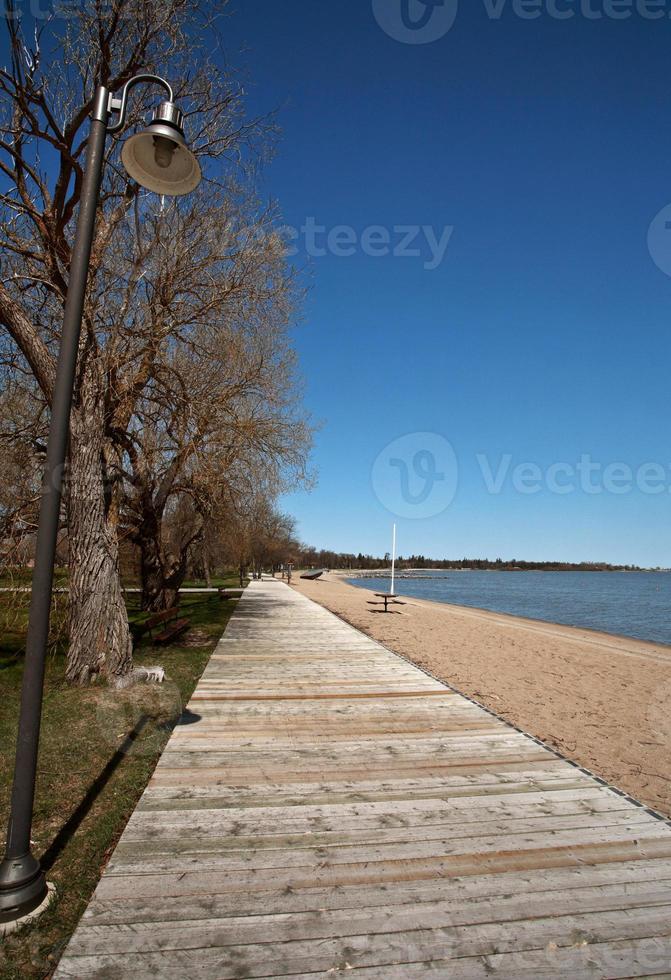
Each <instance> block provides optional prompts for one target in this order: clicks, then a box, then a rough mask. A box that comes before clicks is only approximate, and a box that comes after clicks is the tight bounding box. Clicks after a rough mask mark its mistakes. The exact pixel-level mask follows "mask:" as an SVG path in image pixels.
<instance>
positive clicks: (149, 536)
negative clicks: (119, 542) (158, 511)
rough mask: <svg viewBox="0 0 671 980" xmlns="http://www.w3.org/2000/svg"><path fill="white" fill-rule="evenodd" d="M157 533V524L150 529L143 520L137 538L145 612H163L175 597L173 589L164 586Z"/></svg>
mask: <svg viewBox="0 0 671 980" xmlns="http://www.w3.org/2000/svg"><path fill="white" fill-rule="evenodd" d="M159 534H160V528H159V527H158V525H157V526H156V527H155V528H153V529H151V530H150V529H149V528H148V527H147V526H146V522H145V523H143V526H142V529H141V532H140V537H139V539H138V544H139V546H140V580H141V586H142V600H141V603H142V608H143V609H144V610H146V611H147V612H163V610H164V609H172V607H173V606H174V604H175V599H176V597H177V596H176V593H175V591H174V590H173V589H168V588H167V586H166V581H165V570H164V568H163V555H162V553H161V544H160V541H159V539H158V535H159Z"/></svg>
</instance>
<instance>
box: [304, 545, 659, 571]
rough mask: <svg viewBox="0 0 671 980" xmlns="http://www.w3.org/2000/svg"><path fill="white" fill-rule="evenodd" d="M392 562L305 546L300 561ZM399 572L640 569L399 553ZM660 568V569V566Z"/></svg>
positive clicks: (336, 564) (359, 566) (367, 566)
mask: <svg viewBox="0 0 671 980" xmlns="http://www.w3.org/2000/svg"><path fill="white" fill-rule="evenodd" d="M390 562H391V556H390V555H389V554H386V555H384V556H383V557H382V558H377V557H375V556H374V555H363V554H361V553H359V554H358V555H350V554H346V553H338V552H335V551H324V550H322V551H318V550H317V549H315V548H304V549H303V550H302V552H301V555H300V564H301V565H302V566H303V567H306V568H339V569H352V571H355V570H356V571H376V570H378V569H386V568H388V567H389V565H390ZM396 567H397V569H398V570H399V571H403V570H404V569H409V568H418V569H472V570H478V571H487V570H492V571H498V572H513V571H525V572H535V571H538V572H641V571H643V569H642V568H640V566H638V565H609V564H608V562H605V561H583V562H566V561H522V560H520V559H517V558H511V559H510V560H504V559H503V558H497V559H496V560H495V561H490V560H489V559H487V558H460V559H454V558H442V559H438V560H436V559H435V558H425V556H424V555H410V556H408V557H404V556H399V557H398V558H397V559H396ZM657 570H658V571H659V570H661V569H657Z"/></svg>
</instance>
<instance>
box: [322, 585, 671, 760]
mask: <svg viewBox="0 0 671 980" xmlns="http://www.w3.org/2000/svg"><path fill="white" fill-rule="evenodd" d="M329 574H331V575H334V576H337V577H338V579H340V580H341V581H342V583H343V585H350V587H351V588H353V589H363V591H364V592H371V593H372V592H373V590H372V589H366V588H365V587H364V586H359V585H351V583H350V582H349V581H348V579H350V578H357V577H358V576H356V575H349V574H348V575H347V576H343V575H341V574H340V573H339V572H331V573H329ZM362 581H363V576H362ZM397 595H398V598H399V599H402V600H403V602H405V603H406V604H407V605H412V604H415V603H417V604H419V605H423V604H426V605H428V606H436V607H442V606H447V607H448V608H449V609H451V610H452V611H453V612H455V613H459V612H460V611H462V610H463V612H465V613H475V614H481V615H482V616H487V617H491V616H493V617H495V618H500V619H501V620H506V619H508V620H511V625H513V626H515V625H516V626H518V627H520V628H521V626H522V624H526V626H527V628H529V629H534V628H537V627H541V628H542V627H546V626H548V627H556V629H557V630H562V631H564V630H568V631H570V632H573V633H576V634H579V635H578V636H577V637H576V642H577V641H578V640H579V641H582V642H585V643H589V642H590V639H591V638H593V637H595V636H596V637H603V640H604V641H608V642H607V643H606V642H603V643H602V644H601V645H604V646H611V645H614V644H612V643H611V642H610V641H614V640H621V641H622V642H623V643H633V644H636V645H637V646H643V647H650V648H651V652H652V653H654V652H655V651H659V650H662V651H666V652H667V653H668V658H669V662H671V643H662V642H658V641H655V640H642V639H640V637H638V636H629V635H628V634H627V633H608V632H607V631H606V630H600V629H597V627H596V626H574V625H573V624H571V623H560V622H558V621H557V620H555V619H533V618H532V617H531V616H518V615H517V614H516V613H508V612H502V611H499V610H497V609H486V608H485V607H484V606H467V605H464V604H462V603H458V602H442V601H441V600H439V599H420V598H418V597H417V596H410V595H409V596H406V595H402V594H401V593H397ZM582 634H585V635H582ZM592 642H596V641H594V640H592ZM623 652H624V651H623ZM670 776H671V773H670Z"/></svg>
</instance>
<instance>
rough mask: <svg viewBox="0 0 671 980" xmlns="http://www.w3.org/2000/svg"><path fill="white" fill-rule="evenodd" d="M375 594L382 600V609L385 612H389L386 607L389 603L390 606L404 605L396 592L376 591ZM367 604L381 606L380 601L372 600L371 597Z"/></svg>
mask: <svg viewBox="0 0 671 980" xmlns="http://www.w3.org/2000/svg"><path fill="white" fill-rule="evenodd" d="M375 595H376V596H377V597H378V599H382V601H383V602H384V611H385V612H389V609H388V607H389V606H390V605H391V606H404V605H405V603H404V602H401V600H400V599H399V598H398V597H397V596H396V594H395V593H394V592H376V593H375ZM369 605H371V606H381V605H382V603H381V602H373V600H372V599H371V600H369Z"/></svg>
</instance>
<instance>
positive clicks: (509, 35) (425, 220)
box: [224, 0, 671, 566]
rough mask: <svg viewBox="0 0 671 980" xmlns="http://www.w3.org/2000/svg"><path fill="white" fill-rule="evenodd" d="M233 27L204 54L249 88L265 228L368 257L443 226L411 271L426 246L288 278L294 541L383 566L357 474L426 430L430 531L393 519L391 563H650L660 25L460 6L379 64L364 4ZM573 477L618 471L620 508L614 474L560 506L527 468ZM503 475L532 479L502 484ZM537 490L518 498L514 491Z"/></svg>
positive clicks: (373, 25)
mask: <svg viewBox="0 0 671 980" xmlns="http://www.w3.org/2000/svg"><path fill="white" fill-rule="evenodd" d="M390 2H392V3H394V2H398V0H390ZM414 2H415V0H413V3H414ZM564 6H565V4H561V3H560V4H559V7H560V9H563V7H564ZM234 9H235V13H234V14H233V16H232V17H231V19H230V20H229V21H228V23H227V24H226V27H225V32H224V35H225V38H226V45H227V50H228V52H229V54H230V58H231V60H232V61H233V62H235V63H237V64H241V63H244V64H246V66H247V67H248V69H249V72H250V76H251V78H252V82H253V85H252V87H251V90H250V98H251V103H252V106H253V108H254V109H262V108H269V107H271V106H280V107H281V111H280V122H281V125H282V127H283V130H284V138H283V142H282V144H281V145H280V148H279V153H278V155H277V158H276V160H275V161H274V163H273V164H272V165H271V166H270V168H269V169H268V170H267V172H266V174H265V187H266V189H267V192H268V193H269V194H272V195H273V196H276V197H277V198H278V199H279V201H280V204H281V206H282V209H283V213H284V215H285V217H286V220H287V222H288V223H289V224H291V225H293V226H296V227H299V226H301V225H303V224H304V223H305V220H306V218H314V220H315V221H316V223H317V224H319V225H322V226H325V227H326V228H329V229H332V228H333V227H334V226H338V225H346V226H351V227H352V228H353V229H355V231H356V232H357V234H358V235H361V233H362V232H363V231H364V229H365V228H366V227H368V226H370V225H381V226H384V227H386V228H387V229H390V235H391V244H392V245H393V244H395V235H394V233H393V228H394V227H395V226H398V225H419V226H421V225H429V226H432V227H433V228H434V229H435V230H436V233H437V234H439V233H440V231H441V230H442V229H443V228H444V227H446V226H453V228H454V231H453V233H452V237H451V238H450V242H449V246H448V248H447V252H446V254H445V257H444V260H443V261H442V263H440V264H439V265H438V267H437V268H435V269H428V268H425V265H427V264H430V259H431V255H432V253H431V249H430V248H429V247H428V245H427V244H426V242H424V246H423V254H422V256H421V257H416V258H412V257H398V256H394V255H388V256H386V257H374V256H371V255H368V254H365V253H364V251H363V250H362V248H361V242H360V240H359V245H358V246H357V247H356V254H354V255H352V256H348V257H343V256H340V255H337V254H332V253H329V254H327V255H325V256H317V257H313V258H311V259H310V260H309V268H310V277H311V290H310V295H309V298H308V303H307V316H306V322H305V324H304V325H303V326H302V327H301V328H300V329H299V330H298V332H297V344H298V348H299V352H300V356H301V360H302V368H303V372H304V374H305V376H306V378H307V390H308V404H309V407H310V408H311V410H312V411H313V412H314V414H315V415H316V416H317V417H319V418H321V419H323V420H324V425H323V428H322V430H321V432H320V433H319V435H318V439H317V451H316V456H315V461H316V464H317V465H318V468H319V472H320V479H319V485H318V487H317V489H316V490H314V491H313V492H312V493H311V494H310V495H306V494H298V495H294V496H291V497H290V498H288V499H287V500H286V502H285V505H286V509H288V510H290V511H291V512H292V513H294V514H295V516H296V517H297V519H298V521H299V530H300V534H301V536H302V538H303V539H304V540H306V541H308V542H310V543H312V544H314V545H317V546H324V547H330V548H335V549H338V550H350V551H354V552H358V551H364V552H366V551H371V552H376V553H383V552H384V551H386V550H388V549H389V546H390V544H389V539H390V536H391V523H392V521H393V520H394V517H393V515H392V513H390V511H389V510H388V509H387V508H386V507H385V506H384V505H383V503H387V504H389V505H390V506H391V510H392V511H393V510H394V509H397V508H395V505H394V500H393V493H392V496H391V498H390V497H389V493H386V492H383V493H382V494H381V495H380V494H376V492H375V489H374V485H373V483H372V482H371V471H372V468H373V465H374V462H375V460H376V458H377V457H378V454H379V453H380V452H381V451H382V450H383V449H384V447H385V446H386V445H387V444H388V443H390V442H392V441H393V440H395V439H397V438H398V437H401V436H405V435H406V434H408V433H413V432H418V433H422V432H429V433H435V434H437V435H440V436H443V437H444V438H446V439H447V440H449V442H450V443H451V445H452V447H453V448H454V452H455V456H456V462H457V465H458V486H457V490H456V495H454V499H453V500H452V503H451V505H450V506H449V507H448V508H447V509H446V510H444V511H443V512H442V513H440V514H433V515H431V514H430V515H429V516H424V511H426V510H427V509H428V511H430V510H431V507H430V506H428V507H427V506H424V505H422V506H419V507H417V516H418V518H419V519H412V518H409V517H407V516H405V515H404V516H402V517H399V518H398V524H399V530H398V533H399V549H400V551H401V553H403V554H409V553H411V552H414V553H424V554H426V555H428V556H434V557H442V556H451V557H460V556H462V555H469V556H487V557H490V558H495V557H497V556H499V555H500V556H502V557H506V558H511V557H518V558H526V559H550V558H556V559H565V560H575V561H578V560H589V559H603V560H610V561H613V562H623V563H629V562H632V563H640V564H645V565H648V564H649V565H662V566H667V565H671V540H670V534H669V510H670V506H671V494H670V493H669V485H670V484H671V478H670V471H669V464H670V463H671V451H670V447H669V377H668V375H669V353H670V350H669V346H670V344H669V326H670V318H671V278H669V276H668V275H666V274H665V273H664V272H663V271H661V270H660V268H658V266H657V265H656V264H655V262H654V261H653V259H652V257H651V254H650V251H649V248H648V230H649V227H650V225H651V222H652V221H653V219H654V218H655V216H656V215H657V214H658V213H659V211H660V209H662V208H663V207H665V206H666V205H668V204H670V203H671V101H670V99H669V75H668V64H669V60H668V59H669V50H670V49H671V20H670V19H669V15H668V14H667V15H666V16H665V18H664V19H663V20H661V21H660V20H652V21H651V20H646V19H643V18H642V17H641V16H640V15H638V14H634V15H632V17H631V18H629V19H627V20H623V21H614V20H612V19H608V18H602V19H600V20H590V19H587V18H585V17H584V16H582V15H578V16H576V17H574V18H572V19H570V20H564V21H558V20H556V19H553V18H552V17H551V16H549V15H548V14H547V13H544V14H543V15H542V16H541V17H540V18H538V19H534V20H523V19H520V18H519V17H518V16H516V14H515V12H514V10H513V9H512V7H510V5H508V7H507V8H506V9H505V10H504V12H503V14H502V16H501V17H500V19H498V20H492V19H490V18H489V17H488V16H487V13H486V8H485V6H484V2H480V0H468V2H464V0H462V2H461V5H460V8H459V11H458V14H457V18H456V21H455V23H454V26H453V27H452V29H451V30H450V31H449V32H448V33H447V34H446V35H445V36H444V37H442V38H441V39H440V40H437V41H435V42H434V43H427V44H404V43H399V42H398V41H397V40H394V39H392V38H391V37H390V36H389V35H388V34H387V33H385V32H384V31H383V30H382V29H381V28H380V26H379V25H378V23H377V21H376V19H375V16H374V13H373V9H372V5H371V0H340V2H338V3H332V2H325V0H291V2H284V3H277V2H275V0H272V2H271V0H244V2H241V0H239V2H237V3H236V4H234ZM669 9H671V5H670V8H669ZM413 13H414V14H415V15H417V14H419V13H421V9H420V8H419V7H416V8H415V10H414V11H413ZM243 45H246V47H247V50H246V51H245V53H244V55H241V54H239V51H240V50H241V49H242V47H243ZM668 217H669V218H671V213H670V214H669V216H668ZM656 227H657V232H656V234H654V235H653V236H652V240H653V251H655V254H656V256H657V259H658V260H659V262H660V263H661V264H662V265H664V264H665V263H666V265H667V268H668V270H669V271H671V241H670V242H669V243H668V244H667V243H666V239H665V237H664V233H665V222H664V221H662V222H661V225H660V222H659V221H658V223H657V226H656ZM660 228H661V231H660ZM666 233H667V235H668V236H671V231H668V232H666ZM324 237H325V236H322V238H324ZM318 244H323V241H318ZM303 251H304V241H303V242H301V258H302V252H303ZM424 438H425V437H423V436H418V437H416V439H415V442H416V449H417V450H418V451H421V450H422V449H423V442H422V440H423V439H424ZM409 445H410V450H409V452H410V455H407V453H408V449H407V447H408V442H407V441H406V443H405V447H406V448H405V450H404V451H405V452H406V464H407V465H408V466H409V467H410V473H411V480H412V479H415V480H416V481H418V482H415V483H414V484H413V483H412V482H411V483H410V488H411V494H412V495H413V497H412V499H413V500H414V499H415V498H419V497H421V490H422V488H423V483H422V481H421V479H420V477H414V476H413V475H412V466H413V464H414V450H413V448H412V446H413V442H412V440H410V443H409ZM506 454H507V455H508V456H511V457H512V460H511V461H510V464H509V467H508V469H507V470H502V471H501V472H503V473H504V475H505V479H504V480H503V481H502V487H501V490H500V492H498V493H491V492H489V490H488V487H487V480H486V479H485V476H484V475H483V472H484V471H486V472H487V473H489V471H490V470H491V471H492V473H491V474H490V476H491V477H492V478H493V477H495V476H496V474H497V468H498V467H499V464H500V461H501V457H502V456H505V455H506ZM391 456H392V457H394V454H393V452H392V453H391ZM478 456H480V457H485V458H486V463H483V462H482V458H481V460H480V462H478ZM586 456H587V457H589V458H590V459H591V461H593V462H594V464H600V465H601V466H602V467H605V466H607V465H608V464H612V463H623V464H626V465H627V466H629V467H630V470H631V473H632V484H631V487H632V488H631V490H630V492H626V493H613V492H611V490H612V488H613V486H614V487H615V488H616V489H622V487H623V486H624V487H626V486H628V482H627V473H626V471H624V475H623V474H622V472H621V471H619V470H618V471H617V472H615V473H614V472H613V471H607V472H606V473H604V471H603V470H601V471H598V472H597V471H594V470H593V471H592V474H591V475H590V476H589V477H585V478H584V480H586V481H587V482H588V483H589V485H590V486H591V487H594V486H596V487H597V488H600V490H601V492H594V493H587V492H585V490H584V489H583V488H582V485H581V479H580V477H579V476H578V475H577V474H576V478H575V479H574V480H573V486H574V489H573V490H572V491H571V492H567V493H562V494H558V493H554V492H551V491H550V490H549V489H548V488H547V483H546V482H545V481H546V478H547V476H548V467H550V466H551V465H552V464H554V463H567V464H571V465H575V464H577V463H578V462H579V461H580V459H581V458H583V459H584V457H586ZM401 458H403V456H402V457H401ZM504 462H505V461H504ZM527 462H531V463H534V464H536V466H538V468H539V469H538V471H536V470H533V471H531V472H530V473H529V472H526V473H523V474H522V475H520V474H518V475H517V478H516V479H513V474H514V471H515V467H516V466H518V464H522V463H527ZM438 463H439V464H440V460H438ZM647 463H656V464H658V466H661V467H663V468H664V473H665V475H664V478H663V479H661V477H660V472H661V471H659V470H658V469H653V470H646V471H644V477H643V479H644V483H643V484H642V485H643V487H644V488H645V489H646V490H649V489H650V488H651V487H652V488H653V489H655V490H659V489H660V488H662V490H663V492H655V493H650V492H645V493H644V492H642V491H641V490H640V489H639V488H638V486H637V482H636V477H637V473H638V472H639V467H640V466H641V465H643V464H647ZM420 464H421V465H420V466H419V469H420V476H421V473H422V472H424V464H423V463H422V462H421V461H420ZM437 468H438V470H440V465H438V467H437ZM400 470H401V466H400V465H398V466H397V468H396V469H395V470H394V472H395V473H396V474H397V475H400ZM539 473H540V480H541V482H540V487H541V489H540V490H539V491H538V492H536V493H521V492H519V489H520V481H521V484H522V485H523V486H526V487H528V486H533V485H534V483H535V480H536V478H537V477H538V475H539ZM452 476H453V471H452V470H451V471H450V473H449V474H448V477H449V478H450V479H451V478H452ZM553 476H554V478H555V482H556V485H562V486H566V485H567V483H568V484H569V485H570V484H571V479H570V473H568V472H567V471H564V470H562V471H561V473H559V474H558V473H557V471H551V473H550V478H552V477H553ZM650 476H653V477H654V479H652V480H651V481H650V482H645V481H646V480H648V477H650ZM525 479H527V482H526V483H525ZM529 480H530V482H529ZM490 482H491V480H490ZM490 489H491V487H490ZM390 492H391V491H390ZM380 496H382V497H383V502H381V500H380ZM434 509H435V508H434ZM406 510H407V508H406Z"/></svg>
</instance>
